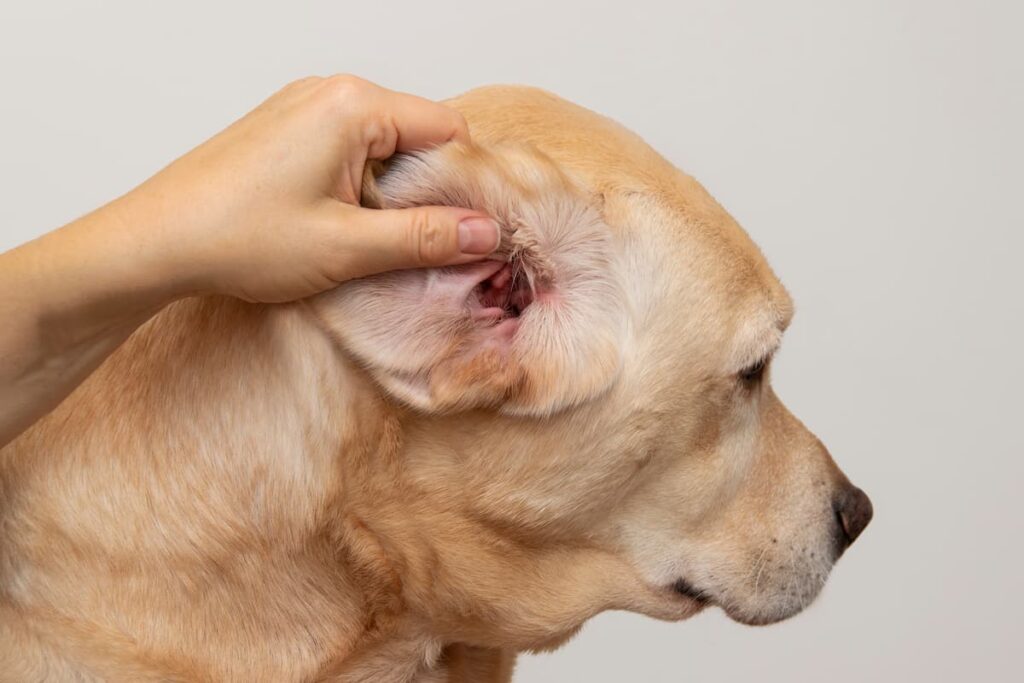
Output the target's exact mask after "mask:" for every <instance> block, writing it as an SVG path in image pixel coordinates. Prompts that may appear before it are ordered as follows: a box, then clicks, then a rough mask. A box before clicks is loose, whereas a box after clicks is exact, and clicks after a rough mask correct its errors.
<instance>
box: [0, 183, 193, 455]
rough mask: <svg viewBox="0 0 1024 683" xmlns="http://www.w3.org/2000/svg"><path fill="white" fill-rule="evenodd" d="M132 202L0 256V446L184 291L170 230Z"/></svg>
mask: <svg viewBox="0 0 1024 683" xmlns="http://www.w3.org/2000/svg"><path fill="white" fill-rule="evenodd" d="M134 203H135V199H134V198H133V197H131V196H128V197H125V198H122V199H119V200H117V201H116V202H113V203H111V204H109V205H107V206H105V207H103V208H101V209H99V210H97V211H95V212H94V213H92V214H89V215H88V216H85V217H83V218H81V219H79V220H77V221H74V222H73V223H70V224H68V225H66V226H64V227H63V228H60V229H59V230H55V231H54V232H52V233H49V234H47V235H44V236H42V237H40V238H39V239H36V240H34V241H32V242H29V243H28V244H25V245H22V246H21V247H18V248H16V249H13V250H11V251H9V252H6V253H4V254H0V320H3V324H2V325H0V446H3V445H4V444H6V443H7V442H9V441H10V440H12V439H13V438H14V437H15V436H17V435H18V434H19V433H20V432H21V431H23V430H24V429H26V428H27V427H28V426H29V425H31V424H32V423H33V422H34V421H36V420H37V419H39V418H40V417H42V416H43V415H45V414H46V413H48V412H49V411H51V410H52V409H53V408H54V407H56V405H57V404H58V403H60V401H61V400H62V399H64V398H65V397H66V396H67V395H68V394H70V393H71V392H72V391H73V390H74V389H75V387H77V386H78V385H79V384H80V383H81V382H82V381H83V380H84V379H85V378H86V377H88V375H89V374H90V373H91V372H92V371H93V370H95V369H96V368H97V367H98V366H99V365H100V364H101V363H102V362H103V361H104V359H106V358H107V356H109V355H110V354H111V353H112V352H113V351H114V350H115V349H116V348H117V347H118V346H119V345H120V344H121V343H122V342H123V341H124V340H125V339H127V338H128V336H129V335H130V334H131V333H132V332H133V331H134V330H135V329H136V328H137V327H138V326H139V325H141V324H142V323H143V322H145V321H146V320H147V319H148V318H150V317H151V316H152V315H153V314H154V313H156V312H157V311H158V310H160V308H162V307H163V306H164V305H165V304H167V303H169V302H170V301H172V300H173V299H174V298H176V297H178V296H180V295H181V294H182V293H184V290H183V288H182V285H181V283H180V282H179V280H178V279H175V280H173V281H172V280H169V279H168V278H167V274H166V273H165V272H163V271H164V270H165V269H164V268H163V267H162V266H161V264H162V263H163V262H164V261H166V260H168V259H167V258H166V254H162V253H161V252H162V251H166V247H161V244H162V243H163V244H165V243H166V236H165V235H163V234H161V231H163V230H165V229H166V228H164V227H163V226H161V225H158V224H157V223H158V221H156V220H155V217H152V216H149V217H147V215H146V212H145V211H140V210H139V209H138V207H136V206H134V205H133V204H134ZM148 219H152V220H151V222H152V225H140V224H138V223H141V222H146V221H147V220H148ZM129 223H135V224H129Z"/></svg>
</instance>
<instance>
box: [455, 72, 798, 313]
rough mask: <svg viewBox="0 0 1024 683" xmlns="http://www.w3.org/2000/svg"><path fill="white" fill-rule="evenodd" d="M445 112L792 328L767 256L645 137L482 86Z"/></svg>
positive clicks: (563, 105)
mask: <svg viewBox="0 0 1024 683" xmlns="http://www.w3.org/2000/svg"><path fill="white" fill-rule="evenodd" d="M448 104H450V105H451V106H453V107H454V108H456V109H457V110H459V111H460V112H461V113H462V114H463V116H464V117H465V118H466V120H467V122H468V123H469V126H470V131H471V134H472V136H473V139H474V141H475V142H478V143H481V144H485V145H488V144H493V145H503V146H514V145H517V144H518V145H522V144H527V145H530V146H533V147H535V148H537V149H538V150H540V151H541V152H543V153H544V154H545V155H547V156H548V157H549V158H550V159H551V160H552V161H554V162H555V164H557V165H558V166H559V167H560V168H561V169H562V170H563V171H566V172H568V173H569V174H571V175H572V176H573V177H574V178H575V179H577V180H578V181H579V182H580V183H582V185H583V186H584V187H585V188H586V189H587V190H588V191H590V192H591V193H592V194H593V195H594V196H595V201H601V202H603V204H604V206H603V207H602V208H603V210H604V213H605V215H606V217H607V218H608V219H609V220H608V223H609V225H610V226H611V227H612V229H613V230H624V231H627V232H636V231H639V230H644V231H647V232H651V231H652V230H653V232H655V233H656V234H652V235H645V236H644V237H645V238H646V239H648V240H649V241H654V242H658V241H661V244H660V245H658V246H659V248H669V249H670V250H673V251H678V252H679V253H680V254H684V255H695V256H698V257H699V258H700V260H701V261H702V262H703V264H704V265H707V264H709V263H710V264H711V267H708V268H703V267H702V268H701V269H700V272H699V276H700V277H702V278H711V280H713V281H716V282H715V285H716V288H717V289H719V290H721V291H722V292H723V293H725V294H727V295H729V298H730V299H731V300H733V301H734V302H739V301H742V302H743V304H744V305H743V307H744V308H751V309H758V310H759V313H758V315H759V317H764V318H766V319H770V320H772V321H773V322H774V324H775V325H776V326H778V327H779V328H783V329H784V328H785V326H786V325H787V324H788V321H789V319H790V318H791V316H792V307H793V306H792V300H791V299H790V297H789V294H788V293H787V292H786V290H785V288H784V287H783V286H782V284H781V282H779V280H778V278H777V277H776V276H775V274H774V272H773V271H772V270H771V268H770V266H769V265H768V263H767V261H766V260H765V258H764V256H763V255H762V253H761V250H760V249H759V248H758V247H757V245H756V244H754V242H753V240H751V239H750V237H749V235H748V234H747V233H746V231H745V230H743V228H741V227H740V226H739V224H738V223H737V222H736V221H735V220H734V219H733V218H732V216H730V215H729V213H728V212H727V211H726V210H725V209H723V208H722V206H721V205H719V204H718V202H716V201H715V199H714V198H713V197H712V196H711V195H710V194H709V193H708V192H707V191H706V190H705V189H704V187H703V186H702V185H701V184H700V183H699V182H697V181H696V180H695V179H694V178H692V177H690V176H688V175H686V174H685V173H683V172H682V171H680V170H679V169H678V168H676V167H675V166H674V165H672V164H671V163H669V162H668V161H667V160H666V159H665V158H664V157H662V156H661V155H660V154H658V153H657V152H656V151H655V150H654V149H653V148H651V147H650V146H649V145H648V144H647V143H646V142H644V140H643V139H642V138H641V137H640V136H638V135H636V134H635V133H633V132H632V131H630V130H628V129H627V128H625V127H624V126H622V125H620V124H618V123H616V122H615V121H612V120H611V119H609V118H607V117H604V116H601V115H600V114H597V113H595V112H592V111H590V110H588V109H586V108H584V107H581V106H579V105H576V104H574V103H572V102H569V101H567V100H565V99H563V98H561V97H559V96H557V95H554V94H552V93H550V92H547V91H545V90H542V89H539V88H533V87H527V86H507V85H496V86H485V87H481V88H476V89H474V90H471V91H469V92H467V93H465V94H463V95H460V96H459V97H456V98H454V99H452V100H449V101H448ZM641 214H642V216H641ZM654 214H656V215H657V216H658V217H659V219H658V221H657V222H658V223H659V225H657V226H655V225H653V221H651V220H650V217H651V216H652V215H654Z"/></svg>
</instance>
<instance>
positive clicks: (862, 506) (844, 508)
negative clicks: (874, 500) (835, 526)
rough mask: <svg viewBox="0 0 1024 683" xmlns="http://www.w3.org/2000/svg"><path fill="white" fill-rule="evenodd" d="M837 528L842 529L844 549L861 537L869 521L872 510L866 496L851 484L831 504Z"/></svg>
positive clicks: (869, 500)
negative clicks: (837, 522) (837, 524)
mask: <svg viewBox="0 0 1024 683" xmlns="http://www.w3.org/2000/svg"><path fill="white" fill-rule="evenodd" d="M832 509H833V510H835V513H836V518H837V519H838V521H839V526H840V527H841V528H842V536H843V538H842V539H841V543H842V547H843V549H845V548H846V547H848V546H849V545H850V544H852V543H853V542H854V541H856V540H857V537H858V536H860V535H861V532H863V531H864V528H865V527H866V526H867V525H868V522H870V521H871V516H872V515H873V514H874V509H873V507H872V505H871V499H870V498H868V495H867V494H866V493H864V492H863V491H861V490H860V489H859V488H857V487H856V486H853V485H852V484H850V485H848V486H845V487H844V488H843V489H842V490H841V491H840V492H839V494H838V495H837V496H836V498H835V500H834V501H833V502H832Z"/></svg>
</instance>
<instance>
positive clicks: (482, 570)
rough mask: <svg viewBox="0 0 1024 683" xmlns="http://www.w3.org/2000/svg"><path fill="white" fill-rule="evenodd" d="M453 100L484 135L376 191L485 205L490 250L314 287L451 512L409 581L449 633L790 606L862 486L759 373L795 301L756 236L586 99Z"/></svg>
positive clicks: (846, 526) (431, 157)
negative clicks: (439, 611) (626, 614)
mask: <svg viewBox="0 0 1024 683" xmlns="http://www.w3.org/2000/svg"><path fill="white" fill-rule="evenodd" d="M454 104H455V105H456V106H457V107H459V108H460V109H461V110H462V111H463V113H464V114H465V115H466V116H467V119H468V120H469V121H470V124H471V127H472V131H473V135H474V140H475V146H472V147H469V146H460V145H448V146H444V147H442V148H438V149H435V150H432V151H428V152H423V153H420V154H417V155H413V156H408V157H404V158H401V159H398V160H396V161H395V162H393V163H392V164H391V166H390V167H389V168H388V169H387V170H386V171H385V172H384V173H383V174H382V175H381V176H380V177H379V178H377V180H376V184H375V185H374V184H373V183H371V184H370V185H368V187H367V188H366V192H367V194H368V196H370V197H372V198H373V200H374V201H375V202H376V203H377V204H379V205H380V206H382V207H386V208H401V207H408V206H414V205H428V204H445V205H453V206H465V207H471V208H474V209H479V210H482V211H485V212H486V213H488V214H489V215H491V216H493V217H494V218H495V219H496V220H497V221H498V222H499V224H500V225H501V227H502V246H501V248H500V250H499V252H498V253H497V254H496V255H495V257H494V259H492V260H489V261H486V262H483V263H480V264H476V265H469V266H461V267H456V268H447V269H434V270H413V271H402V272H395V273H388V274H383V275H378V276H375V277H369V278H365V279H362V280H359V281H354V282H350V283H347V284H345V285H343V286H342V287H340V288H338V289H337V290H336V291H334V292H331V293H329V294H326V295H323V296H321V297H320V298H318V299H317V300H315V301H314V303H313V305H314V307H315V308H316V310H317V312H318V314H319V316H320V318H321V319H322V320H323V321H324V322H325V324H326V325H327V327H328V328H329V329H330V330H331V331H332V332H333V334H335V335H336V337H337V338H338V339H339V341H340V343H341V345H342V346H343V347H344V348H345V349H346V350H347V351H348V352H349V353H350V354H351V355H352V356H353V357H354V358H355V359H357V361H358V362H359V363H360V364H361V365H362V366H363V367H365V368H366V370H367V372H368V373H369V374H370V375H371V376H372V377H373V378H374V379H375V380H376V382H377V383H378V385H379V386H380V387H382V388H383V390H384V391H386V392H387V393H388V394H389V395H390V396H391V397H392V398H393V399H394V400H395V401H397V402H399V403H400V404H402V405H404V406H407V407H408V408H410V410H409V412H408V417H407V419H406V420H405V432H404V439H405V449H406V453H405V459H404V461H403V463H402V467H403V471H404V472H405V476H406V477H408V481H409V482H411V484H410V485H411V486H413V487H414V488H415V489H416V491H417V496H418V501H417V505H418V506H421V507H420V509H421V510H423V511H424V512H423V514H424V515H427V514H441V513H440V512H438V511H439V510H444V511H445V512H444V514H445V515H447V517H445V518H444V519H446V520H447V521H446V522H443V523H439V524H438V525H435V526H434V527H433V528H431V529H430V530H427V531H424V535H426V536H430V535H432V534H433V535H434V536H439V535H444V534H443V533H440V534H439V532H438V529H437V527H438V526H445V525H447V526H448V533H449V535H451V534H452V533H454V532H451V529H452V528H454V527H457V528H459V529H463V530H464V533H463V534H462V535H461V538H460V539H458V540H452V539H449V541H448V542H449V548H454V547H456V546H458V547H459V548H461V550H451V552H448V553H447V554H446V556H445V557H444V558H443V559H441V560H437V562H438V563H439V564H440V565H441V566H442V567H443V568H445V569H438V568H437V567H435V568H434V569H432V570H431V574H430V575H431V582H432V587H431V588H429V589H427V588H424V589H423V591H424V592H430V591H439V590H448V595H447V599H448V602H449V603H451V602H458V601H459V600H462V602H463V605H464V607H463V609H461V611H460V610H458V609H456V610H454V612H457V613H458V614H459V615H460V616H459V618H454V617H453V618H451V619H450V621H452V622H453V623H454V622H457V621H459V619H462V621H470V619H469V617H468V616H466V615H467V614H468V613H469V612H473V613H474V614H475V615H476V616H475V617H474V619H473V620H472V621H474V622H475V623H476V626H474V629H475V630H473V632H472V634H471V635H469V636H467V635H466V634H467V631H465V630H464V631H462V632H460V633H458V636H459V637H463V638H467V639H471V640H475V641H478V642H481V643H483V644H497V645H506V644H507V641H508V640H509V639H512V640H515V642H520V643H522V644H523V645H525V646H529V647H536V646H538V645H542V644H543V643H544V642H545V639H549V638H556V637H558V636H559V634H564V633H567V632H570V631H571V630H572V629H573V628H575V627H576V626H578V624H579V623H580V622H581V621H582V619H585V618H586V617H587V616H589V615H591V614H594V613H596V612H598V611H600V610H602V609H607V608H626V609H634V610H637V611H641V612H644V613H648V614H651V615H653V616H657V617H663V618H682V617H685V616H688V615H690V614H693V613H694V612H695V611H697V610H699V609H700V608H701V607H702V606H704V605H707V604H715V605H718V606H720V607H721V608H723V609H724V610H725V611H726V612H727V613H728V614H729V615H730V616H731V617H732V618H734V619H736V620H738V621H742V622H744V623H751V624H764V623H770V622H774V621H778V620H781V619H784V618H786V617H789V616H791V615H793V614H796V613H797V612H799V611H800V610H801V609H803V608H804V607H805V606H807V605H808V604H809V603H810V602H811V601H812V600H813V599H814V598H815V596H816V595H817V594H818V592H819V590H820V589H821V587H822V585H823V583H824V581H825V579H826V577H827V575H828V573H829V571H830V569H831V567H832V565H833V563H834V562H835V561H836V560H837V559H838V557H839V556H840V555H841V554H842V552H843V551H844V549H845V548H846V547H847V546H848V545H849V544H850V543H851V542H852V541H853V540H854V539H855V538H856V537H857V536H858V535H859V534H860V532H861V531H862V530H863V529H864V527H865V526H866V525H867V523H868V521H869V520H870V518H871V504H870V502H869V500H868V499H867V497H866V496H865V495H864V494H863V492H861V491H860V490H859V489H857V488H855V487H854V486H852V485H851V484H850V483H849V482H848V481H847V479H846V478H845V477H844V476H843V474H842V473H841V472H840V471H839V470H838V468H837V467H836V466H835V464H834V463H833V461H832V459H831V458H830V456H829V454H828V452H827V451H826V450H825V448H824V446H823V445H822V444H821V443H820V442H819V441H818V440H817V439H816V438H815V437H814V436H813V435H812V434H811V433H810V432H809V431H808V430H807V429H806V428H805V427H804V426H803V425H802V424H801V423H800V422H799V421H798V420H797V419H796V418H795V417H793V416H792V415H791V414H790V413H789V412H788V411H787V410H786V408H785V407H784V406H783V404H782V403H781V402H780V401H779V399H778V398H777V397H776V396H775V394H774V393H773V391H772V388H771V382H770V376H771V358H772V356H773V354H774V353H775V352H776V350H777V349H778V347H779V345H780V343H781V341H782V336H783V332H784V331H785V329H786V327H787V325H788V324H789V321H790V318H791V316H792V304H791V301H790V299H789V296H788V295H787V294H786V292H785V290H784V289H783V288H782V286H781V285H780V284H779V282H778V280H777V279H776V278H775V276H774V274H773V273H772V272H771V270H770V269H769V267H768V266H767V264H766V263H765V261H764V258H763V257H762V255H761V254H760V252H759V251H758V249H757V248H756V247H755V246H754V245H753V243H752V242H751V241H750V240H749V238H748V237H747V236H746V234H745V233H744V232H743V231H742V230H741V229H740V228H739V227H738V226H737V225H736V223H735V222H734V221H733V220H732V218H731V217H730V216H729V215H728V214H727V213H726V212H725V211H724V210H723V209H721V207H719V206H718V204H717V203H716V202H715V201H714V200H713V199H712V198H711V197H710V196H709V195H708V194H707V193H706V192H705V191H704V189H703V188H702V187H700V185H698V184H697V183H696V182H695V181H693V180H692V179H691V178H689V177H688V176H685V175H684V174H682V173H680V172H679V171H678V170H676V169H675V168H673V167H672V166H671V165H670V164H668V163H667V162H666V161H665V160H664V159H662V158H661V157H659V156H658V155H657V154H656V153H654V152H653V151H652V150H651V149H650V148H649V147H647V146H646V145H645V144H644V143H643V142H642V141H640V140H639V139H638V138H637V137H636V136H634V135H632V134H631V133H629V132H627V131H625V130H623V129H621V128H620V127H618V126H617V125H615V124H613V123H611V122H609V121H607V120H605V119H603V118H601V117H599V116H597V115H595V114H592V113H590V112H588V111H585V110H583V109H580V108H578V107H575V106H574V105H571V104H569V103H567V102H564V101H563V100H560V99H558V98H556V97H554V96H552V95H549V94H547V93H543V92H540V91H535V90H528V89H519V88H495V89H487V90H482V91H474V92H473V93H470V94H468V95H466V96H463V97H462V98H460V99H459V100H456V101H455V102H454ZM431 501H432V503H431ZM426 510H431V511H432V512H430V513H428V512H426ZM455 535H458V534H455ZM437 542H438V543H441V541H440V540H438V541H437ZM445 577H447V578H445ZM441 586H447V588H444V589H442V588H441ZM466 595H470V596H472V597H471V599H470V598H466V597H465V596H466ZM435 599H436V595H435ZM424 601H427V600H426V599H425V598H424ZM481 604H484V605H487V609H485V610H484V611H483V614H482V615H481V613H480V610H481V608H480V607H479V606H480V605H481ZM466 605H470V606H466ZM467 628H468V627H467ZM458 629H459V627H458V626H453V627H452V630H453V631H458ZM516 629H518V631H516ZM512 631H516V633H512ZM481 634H484V635H481ZM487 634H492V635H493V637H489V636H488V635H487ZM517 634H518V635H517ZM516 638H518V640H516ZM489 641H491V642H489ZM494 641H496V642H494Z"/></svg>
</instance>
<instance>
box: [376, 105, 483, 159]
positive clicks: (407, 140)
mask: <svg viewBox="0 0 1024 683" xmlns="http://www.w3.org/2000/svg"><path fill="white" fill-rule="evenodd" d="M386 106H387V111H388V113H389V114H390V117H391V121H392V123H393V125H394V126H395V131H396V132H397V134H398V137H397V139H396V142H395V151H396V152H411V151H413V150H417V149H424V148H427V147H432V146H434V145H440V144H442V143H445V142H450V141H453V140H454V141H458V142H469V126H468V125H466V119H464V118H462V114H460V113H459V112H457V111H455V110H454V109H452V108H451V107H448V106H445V105H443V104H440V103H438V102H433V101H431V100H428V99H426V98H423V97H417V96H416V95H408V94H406V93H400V92H394V91H388V97H387V101H386Z"/></svg>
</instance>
